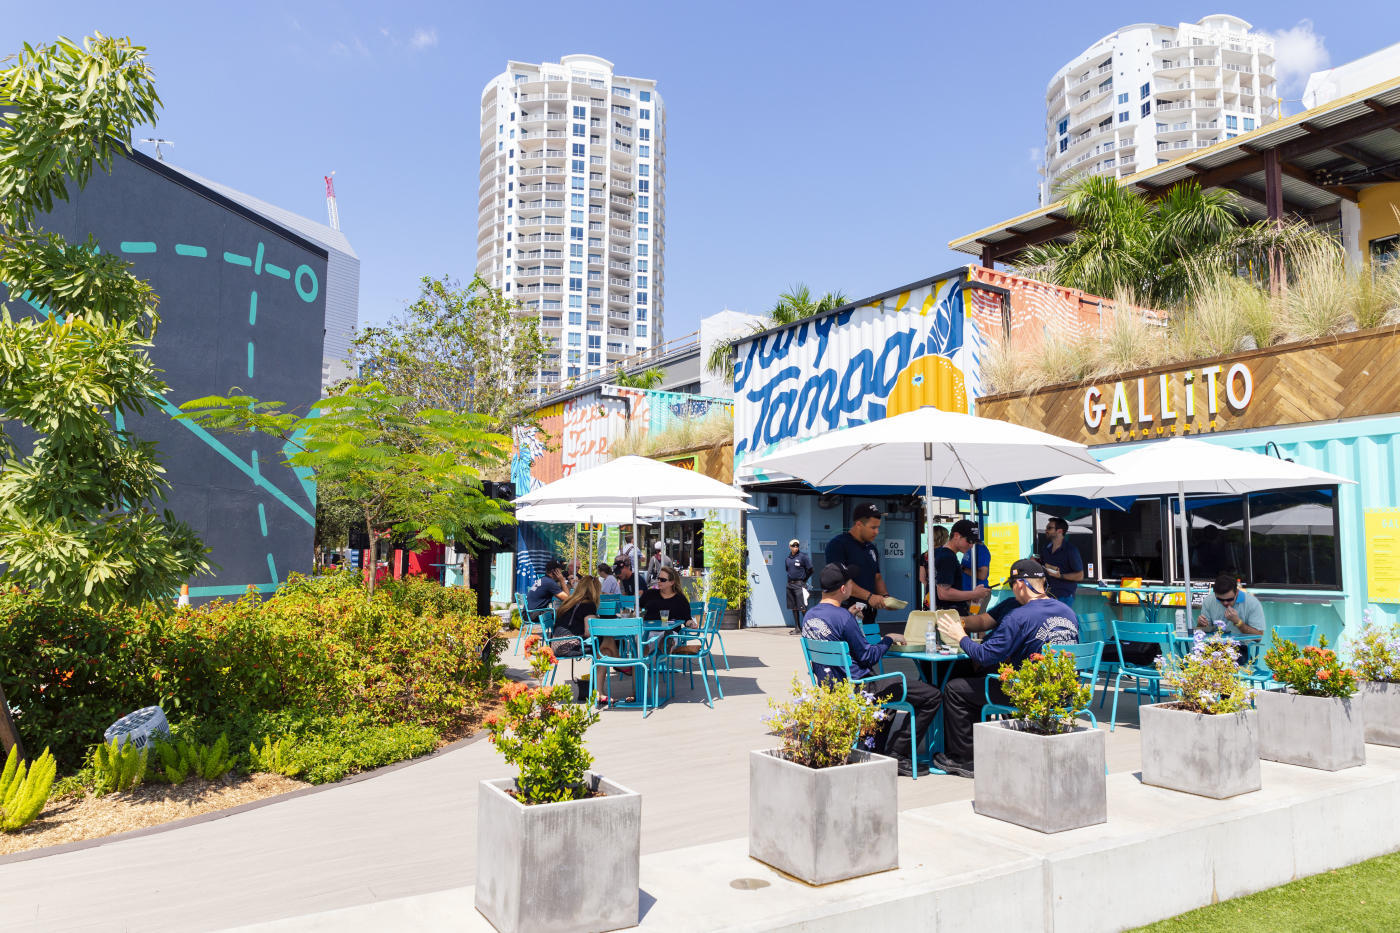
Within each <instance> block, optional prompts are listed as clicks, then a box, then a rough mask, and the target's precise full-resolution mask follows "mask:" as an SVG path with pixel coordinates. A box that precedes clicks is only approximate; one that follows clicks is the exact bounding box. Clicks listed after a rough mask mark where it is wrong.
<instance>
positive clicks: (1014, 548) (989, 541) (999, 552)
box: [983, 522, 1022, 585]
mask: <svg viewBox="0 0 1400 933" xmlns="http://www.w3.org/2000/svg"><path fill="white" fill-rule="evenodd" d="M983 541H984V542H985V543H986V545H987V550H989V551H991V552H992V569H991V576H990V578H989V579H990V580H991V582H992V584H993V585H995V584H997V583H1000V582H1001V581H1002V580H1005V579H1006V575H1007V574H1008V573H1010V572H1011V565H1012V564H1014V563H1015V562H1016V561H1018V560H1020V559H1021V556H1022V555H1021V526H1020V525H1018V524H1016V523H1015V522H1007V523H1006V524H1004V525H988V526H987V534H986V536H985V537H984V538H983Z"/></svg>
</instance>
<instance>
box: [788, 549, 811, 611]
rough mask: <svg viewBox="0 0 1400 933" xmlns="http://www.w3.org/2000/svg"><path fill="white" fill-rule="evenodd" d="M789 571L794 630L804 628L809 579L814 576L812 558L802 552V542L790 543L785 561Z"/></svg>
mask: <svg viewBox="0 0 1400 933" xmlns="http://www.w3.org/2000/svg"><path fill="white" fill-rule="evenodd" d="M783 567H784V569H785V570H786V571H787V607H788V611H789V612H791V613H792V630H793V631H794V632H796V631H797V630H798V629H800V628H801V627H802V614H803V613H805V612H806V611H807V603H808V602H809V600H808V599H807V578H808V577H810V576H811V575H812V558H810V557H808V556H807V555H806V554H805V553H803V551H802V542H801V541H798V540H797V539H796V538H793V539H792V540H791V541H789V542H788V556H787V559H786V560H785V561H783Z"/></svg>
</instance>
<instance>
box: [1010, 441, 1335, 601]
mask: <svg viewBox="0 0 1400 933" xmlns="http://www.w3.org/2000/svg"><path fill="white" fill-rule="evenodd" d="M1103 465H1104V466H1105V467H1107V468H1108V472H1107V473H1093V474H1084V475H1066V476H1061V477H1060V478H1059V479H1052V480H1050V481H1049V482H1047V483H1042V484H1041V485H1039V486H1037V487H1035V488H1034V489H1031V490H1028V491H1027V492H1026V495H1027V496H1028V497H1029V496H1051V495H1059V496H1082V497H1084V498H1087V499H1104V498H1112V497H1128V496H1176V498H1177V502H1178V507H1179V508H1180V509H1181V569H1182V576H1183V577H1184V580H1185V591H1186V605H1187V607H1190V605H1191V563H1190V554H1189V547H1190V545H1189V539H1188V536H1187V527H1186V496H1187V494H1188V493H1190V494H1193V495H1231V496H1242V495H1245V494H1247V493H1251V492H1265V491H1267V490H1270V489H1289V488H1293V487H1297V486H1331V485H1334V484H1341V483H1352V484H1354V483H1355V480H1350V479H1347V478H1346V477H1344V476H1337V475H1336V474H1334V473H1328V472H1325V471H1323V470H1315V469H1313V468H1312V467H1306V466H1303V465H1302V464H1298V463H1293V462H1292V461H1289V460H1280V459H1279V458H1277V457H1266V456H1264V455H1263V454H1256V453H1251V452H1249V451H1247V450H1235V449H1233V448H1230V447H1222V446H1221V445H1219V444H1211V443H1208V442H1206V441H1201V440H1196V439H1195V438H1189V437H1174V438H1171V439H1170V440H1166V441H1161V442H1159V443H1153V444H1148V445H1146V446H1144V447H1140V448H1138V449H1137V450H1133V451H1130V452H1129V453H1125V454H1123V455H1121V456H1118V457H1112V458H1110V459H1108V460H1106V461H1105V462H1104V464H1103Z"/></svg>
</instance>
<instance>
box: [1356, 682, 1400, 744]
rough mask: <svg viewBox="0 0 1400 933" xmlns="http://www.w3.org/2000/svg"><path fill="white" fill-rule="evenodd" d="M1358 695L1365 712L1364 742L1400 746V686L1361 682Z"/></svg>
mask: <svg viewBox="0 0 1400 933" xmlns="http://www.w3.org/2000/svg"><path fill="white" fill-rule="evenodd" d="M1358 695H1359V696H1360V697H1361V705H1362V707H1363V709H1364V710H1365V716H1364V717H1363V718H1364V719H1365V720H1366V741H1367V742H1370V743H1371V744H1372V745H1397V746H1400V684H1392V683H1387V682H1384V681H1376V680H1363V681H1362V682H1361V691H1360V693H1359V694H1358Z"/></svg>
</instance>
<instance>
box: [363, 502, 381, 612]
mask: <svg viewBox="0 0 1400 933" xmlns="http://www.w3.org/2000/svg"><path fill="white" fill-rule="evenodd" d="M365 531H367V532H368V533H369V591H370V593H373V592H374V580H375V577H377V576H378V575H379V574H378V570H379V559H378V558H379V542H378V541H376V540H375V538H374V526H373V525H372V524H370V521H369V518H368V516H366V518H365Z"/></svg>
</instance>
